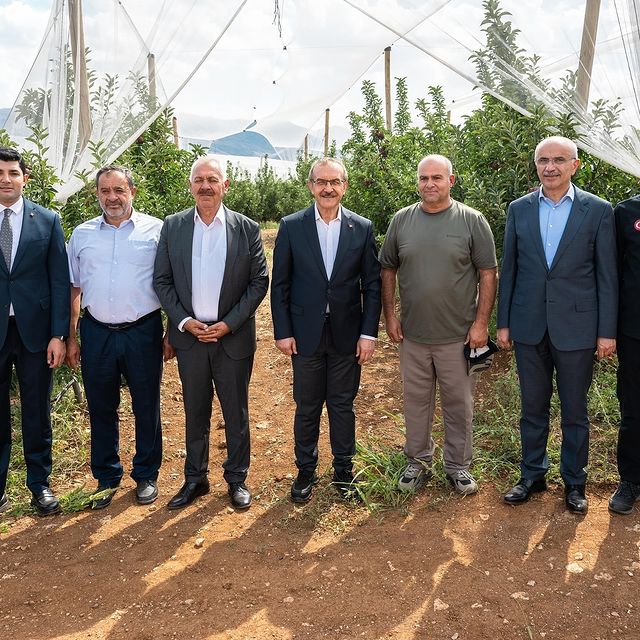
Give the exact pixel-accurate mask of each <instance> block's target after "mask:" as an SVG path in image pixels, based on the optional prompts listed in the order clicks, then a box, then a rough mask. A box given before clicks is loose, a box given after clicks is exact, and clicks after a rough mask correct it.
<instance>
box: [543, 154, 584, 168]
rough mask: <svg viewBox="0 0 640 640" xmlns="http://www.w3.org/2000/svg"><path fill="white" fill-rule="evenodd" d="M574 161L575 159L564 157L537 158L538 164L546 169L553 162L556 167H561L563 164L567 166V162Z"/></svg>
mask: <svg viewBox="0 0 640 640" xmlns="http://www.w3.org/2000/svg"><path fill="white" fill-rule="evenodd" d="M572 160H575V158H563V157H562V156H560V157H559V158H536V164H537V165H539V166H541V167H546V166H547V165H549V164H551V163H552V162H553V164H555V165H556V167H561V166H562V165H563V164H567V162H571V161H572Z"/></svg>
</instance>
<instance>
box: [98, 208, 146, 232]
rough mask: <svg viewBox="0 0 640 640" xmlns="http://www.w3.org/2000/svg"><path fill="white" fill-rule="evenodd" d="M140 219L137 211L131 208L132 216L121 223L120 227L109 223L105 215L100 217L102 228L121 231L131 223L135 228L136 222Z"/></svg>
mask: <svg viewBox="0 0 640 640" xmlns="http://www.w3.org/2000/svg"><path fill="white" fill-rule="evenodd" d="M137 218H138V214H137V212H136V210H135V209H133V208H131V215H130V216H129V217H128V218H127V219H126V220H123V221H122V222H121V223H120V226H119V227H116V226H115V225H114V224H111V223H109V222H107V219H106V218H105V217H104V213H103V214H102V215H101V216H100V226H101V227H111V228H112V229H121V228H122V227H124V226H126V225H127V224H128V223H131V224H132V225H133V226H134V227H135V226H136V220H137Z"/></svg>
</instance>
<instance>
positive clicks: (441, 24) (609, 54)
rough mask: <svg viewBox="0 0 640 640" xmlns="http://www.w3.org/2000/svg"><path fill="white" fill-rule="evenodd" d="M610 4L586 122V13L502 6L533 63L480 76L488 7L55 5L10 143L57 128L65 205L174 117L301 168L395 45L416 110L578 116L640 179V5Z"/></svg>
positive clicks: (440, 2) (537, 5) (369, 2)
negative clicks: (163, 115)
mask: <svg viewBox="0 0 640 640" xmlns="http://www.w3.org/2000/svg"><path fill="white" fill-rule="evenodd" d="M589 4H590V5H594V4H598V3H595V2H593V0H590V2H589ZM600 4H601V6H600V19H599V22H598V28H597V37H596V38H594V39H595V53H594V61H593V69H592V72H591V74H590V94H589V107H588V110H587V111H585V110H584V109H583V106H582V104H581V103H580V101H579V100H576V98H575V93H574V92H571V91H570V92H567V91H566V88H567V87H568V86H569V87H570V86H571V83H572V81H573V78H572V77H570V76H569V75H568V74H572V73H574V72H575V71H576V70H577V69H578V67H579V64H580V63H579V60H580V48H581V41H582V37H583V22H584V16H585V2H583V1H580V0H557V1H556V2H555V3H553V4H551V3H549V2H548V1H547V0H530V1H528V2H517V1H516V0H504V1H503V2H501V3H500V5H499V6H500V8H501V10H503V11H507V12H510V13H511V14H512V16H511V17H508V16H507V17H505V18H504V19H506V20H511V22H512V24H513V28H514V29H518V30H519V31H520V33H519V34H518V35H517V38H516V39H517V44H518V47H519V48H520V49H521V50H520V51H517V52H514V51H513V50H512V48H511V47H509V46H506V45H507V44H508V43H506V42H502V43H501V42H499V41H494V47H493V53H492V55H491V56H489V57H488V58H486V66H485V69H484V71H482V70H480V72H479V67H478V65H477V64H476V62H475V60H474V58H473V54H474V52H477V51H479V50H482V49H483V48H484V47H485V45H486V35H485V33H483V31H482V29H483V28H484V26H485V25H483V18H484V7H483V4H482V2H480V1H479V0H323V2H317V0H296V1H292V0H279V1H278V2H275V1H274V0H207V1H199V2H196V0H172V1H170V2H169V1H168V0H165V1H163V2H158V1H157V0H135V1H134V0H127V1H126V2H125V0H120V1H118V0H101V1H100V2H98V1H97V0H84V2H80V0H55V1H54V3H53V7H52V11H51V17H50V20H49V25H48V28H47V32H46V34H45V36H44V39H43V42H42V46H41V48H40V51H39V53H38V56H37V58H36V60H35V62H34V65H33V67H32V69H31V71H30V73H29V74H28V76H27V79H26V81H25V84H24V87H23V89H22V91H21V92H20V94H19V96H18V98H17V100H16V103H15V105H14V108H13V110H12V112H11V114H10V116H9V119H8V121H7V124H6V128H7V130H8V131H9V133H10V135H11V136H12V137H13V138H15V139H16V140H17V141H18V142H21V143H24V140H25V138H26V137H28V136H29V135H30V129H29V127H28V126H27V125H31V124H37V125H39V126H43V127H46V128H47V130H48V132H49V139H48V141H47V144H48V146H49V147H50V149H49V160H50V162H51V163H52V164H53V165H54V166H55V168H56V170H57V171H58V173H59V175H60V176H61V177H62V179H63V181H64V182H63V185H62V186H61V188H60V189H59V197H60V199H64V198H65V197H67V196H68V195H69V194H71V193H73V192H74V191H75V190H77V189H78V188H79V187H80V186H81V184H82V181H81V180H80V179H79V178H78V173H79V172H86V173H90V172H91V171H92V170H93V168H94V167H95V165H96V164H99V163H101V162H105V161H109V160H112V159H114V158H115V157H117V155H118V154H119V153H121V152H122V151H123V150H124V149H125V148H126V147H127V145H128V144H130V143H131V142H132V141H133V140H135V138H136V137H137V136H138V135H139V133H140V132H141V131H143V130H144V128H145V127H146V126H148V124H149V123H150V122H151V121H152V119H153V118H154V117H155V116H156V115H157V114H158V113H159V112H160V111H161V110H162V109H163V108H164V107H165V106H166V105H167V104H173V106H174V107H175V108H176V111H177V113H178V115H179V116H180V120H181V132H183V133H185V135H188V136H189V137H191V138H201V139H204V140H206V139H208V140H211V139H213V138H220V137H222V136H225V135H229V134H232V133H237V132H239V131H242V130H244V129H247V128H251V130H252V131H257V132H259V133H262V134H264V135H265V136H266V137H267V138H268V139H269V140H270V141H271V143H272V144H273V145H274V146H275V147H276V148H277V149H279V150H280V149H282V148H289V157H290V156H291V153H292V152H293V153H295V149H296V148H300V146H301V145H302V141H303V139H304V136H305V134H307V133H311V136H310V146H311V147H312V148H315V149H321V148H322V139H321V136H322V128H323V123H324V114H325V109H326V108H328V107H331V138H335V139H337V140H338V142H340V141H341V140H342V139H344V137H345V136H346V135H347V134H348V129H347V126H346V115H347V112H348V110H349V109H352V108H356V109H358V108H360V104H361V101H359V100H358V97H359V84H360V80H361V79H362V78H363V77H369V78H372V79H374V80H375V81H377V82H378V83H379V88H380V93H381V94H382V51H383V50H384V48H385V47H387V46H392V74H393V76H395V77H407V78H408V86H409V90H410V97H411V98H417V97H423V96H424V95H425V94H426V90H427V87H428V86H429V85H443V86H444V87H445V96H446V98H447V99H448V100H450V101H451V109H452V112H453V117H454V118H460V117H461V115H462V114H463V113H464V112H465V111H466V112H467V113H468V112H469V111H470V110H471V109H472V108H473V106H475V105H476V104H477V102H478V98H479V95H480V93H481V90H486V91H490V92H491V93H493V94H494V95H496V96H498V97H500V98H501V99H503V100H505V101H506V102H508V103H509V104H511V105H512V106H513V107H514V108H516V109H518V110H519V111H520V112H522V113H528V112H529V111H530V110H531V109H532V108H534V107H535V105H536V104H544V105H545V106H546V107H547V108H548V109H549V110H550V111H551V112H553V113H555V114H557V115H561V114H566V113H568V112H571V113H573V114H575V118H576V121H577V122H578V125H579V126H578V128H579V131H580V132H581V133H583V134H584V138H583V141H582V142H581V146H582V148H584V149H586V150H588V151H590V152H591V153H593V154H595V155H596V156H598V157H601V158H603V159H604V160H606V161H608V162H610V163H612V164H614V165H616V166H618V167H619V168H622V169H624V170H626V171H628V172H630V173H633V174H635V175H638V176H640V141H639V137H638V128H637V127H638V123H639V122H640V107H639V102H638V95H639V93H640V89H639V87H638V82H639V81H640V75H639V71H640V68H639V67H640V60H639V46H638V44H639V31H638V16H639V13H640V11H639V6H640V0H602V2H601V3H600ZM274 7H275V8H277V11H274ZM71 17H73V20H70V18H71ZM81 18H82V20H81ZM73 22H75V24H76V26H75V28H71V27H72V26H73V25H72V24H70V23H73ZM80 24H82V28H80ZM80 33H82V34H83V38H84V47H85V50H86V51H87V55H86V63H85V61H84V60H83V56H82V55H81V53H82V50H83V47H82V46H81V45H82V40H81V39H80V38H79V34H80ZM594 35H595V34H593V33H589V34H587V39H589V38H593V36H594ZM72 36H73V37H72ZM494 40H495V39H494ZM150 54H152V56H153V61H154V65H155V75H154V74H153V72H152V73H151V75H153V76H154V77H152V78H150V72H149V69H150V68H151V69H153V68H154V66H153V65H151V66H150V63H149V56H150ZM515 54H517V55H515ZM534 56H535V58H534ZM534 59H535V63H534V62H533V61H534ZM85 64H86V68H87V69H88V81H85V82H83V81H82V78H86V77H87V76H86V74H84V73H82V69H83V68H84V65H85ZM567 80H569V81H567ZM185 85H186V86H185ZM154 86H155V88H154ZM183 87H184V89H183ZM474 87H480V89H478V88H474ZM563 87H564V89H565V90H562V88H563ZM150 92H151V94H153V96H154V97H150V96H149V93H150ZM85 95H86V96H87V97H86V98H84V99H83V97H84V96H85ZM602 100H608V101H609V103H608V106H609V107H611V106H612V105H613V104H614V103H618V102H619V109H618V111H619V115H618V124H619V125H620V126H617V127H615V128H611V127H609V126H607V122H606V119H603V118H602V117H597V114H598V113H600V112H602V110H603V103H602V102H601V101H602ZM594 113H595V114H596V118H595V120H594ZM183 114H184V115H183ZM425 151H427V150H425ZM282 154H283V156H286V154H287V152H286V150H282ZM96 155H98V158H97V159H96V157H95V156H96Z"/></svg>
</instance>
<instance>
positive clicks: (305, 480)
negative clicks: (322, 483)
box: [291, 471, 318, 502]
mask: <svg viewBox="0 0 640 640" xmlns="http://www.w3.org/2000/svg"><path fill="white" fill-rule="evenodd" d="M314 484H318V475H317V474H316V472H315V471H313V472H311V473H310V472H308V471H300V472H299V473H298V477H297V478H296V479H295V480H294V481H293V484H292V485H291V501H292V502H309V500H311V494H312V493H313V485H314Z"/></svg>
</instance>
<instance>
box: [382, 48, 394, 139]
mask: <svg viewBox="0 0 640 640" xmlns="http://www.w3.org/2000/svg"><path fill="white" fill-rule="evenodd" d="M384 103H385V115H386V119H387V131H391V126H392V122H391V47H387V48H386V49H385V50H384Z"/></svg>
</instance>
